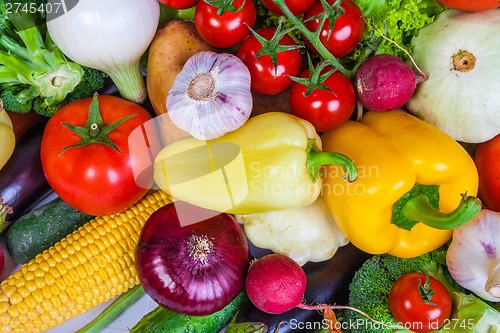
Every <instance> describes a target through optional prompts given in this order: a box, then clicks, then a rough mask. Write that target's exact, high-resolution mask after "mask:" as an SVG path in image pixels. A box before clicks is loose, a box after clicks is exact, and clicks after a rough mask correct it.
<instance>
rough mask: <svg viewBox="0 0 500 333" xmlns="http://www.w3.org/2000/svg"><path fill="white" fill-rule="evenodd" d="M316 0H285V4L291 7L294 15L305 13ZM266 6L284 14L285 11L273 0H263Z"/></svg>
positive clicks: (274, 11) (278, 13)
mask: <svg viewBox="0 0 500 333" xmlns="http://www.w3.org/2000/svg"><path fill="white" fill-rule="evenodd" d="M315 1H316V0H285V5H286V6H287V7H288V9H290V11H291V12H292V13H293V14H294V15H296V16H297V15H301V14H304V13H305V12H306V11H307V10H308V9H309V8H311V6H312V5H313V3H314V2H315ZM262 3H263V4H264V6H265V7H266V8H267V9H269V11H271V12H272V13H274V14H276V15H284V14H283V11H282V10H281V9H279V7H278V6H276V5H275V4H274V2H273V0H262Z"/></svg>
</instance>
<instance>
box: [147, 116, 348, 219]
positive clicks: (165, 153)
mask: <svg viewBox="0 0 500 333" xmlns="http://www.w3.org/2000/svg"><path fill="white" fill-rule="evenodd" d="M320 149H321V139H320V138H319V136H318V134H317V133H316V131H315V129H314V127H313V126H312V125H311V123H309V122H307V121H305V120H302V119H300V118H298V117H295V116H293V115H290V114H287V113H283V112H269V113H264V114H261V115H258V116H255V117H252V118H250V119H249V120H248V121H247V122H246V123H245V124H244V125H243V126H241V127H240V128H239V129H237V130H235V131H233V132H230V133H227V134H225V135H224V136H222V137H220V138H217V139H213V140H208V141H204V140H198V139H195V138H188V139H182V140H179V141H175V142H173V143H171V144H169V145H167V146H166V147H165V148H163V149H162V150H161V151H160V153H159V154H158V155H157V156H156V159H155V163H154V179H155V182H156V184H157V185H158V186H159V187H160V188H161V189H162V190H164V191H165V192H167V193H168V194H169V195H170V196H171V197H172V198H174V199H175V200H179V201H185V202H188V203H190V204H193V205H196V206H199V207H203V208H206V209H210V210H215V211H219V212H228V213H232V214H255V213H262V212H270V211H277V210H283V209H291V208H296V207H300V206H304V205H309V204H312V203H313V202H314V201H315V200H316V199H317V198H318V196H319V195H320V193H321V184H322V182H321V174H320V172H319V169H320V166H321V165H322V164H326V163H335V164H339V165H340V166H341V168H342V169H343V170H344V171H343V172H347V174H346V175H347V176H348V180H349V181H353V180H354V179H356V172H357V170H356V166H355V165H354V164H353V163H352V161H351V160H350V159H349V158H347V157H346V156H344V155H341V154H337V153H326V152H321V151H320Z"/></svg>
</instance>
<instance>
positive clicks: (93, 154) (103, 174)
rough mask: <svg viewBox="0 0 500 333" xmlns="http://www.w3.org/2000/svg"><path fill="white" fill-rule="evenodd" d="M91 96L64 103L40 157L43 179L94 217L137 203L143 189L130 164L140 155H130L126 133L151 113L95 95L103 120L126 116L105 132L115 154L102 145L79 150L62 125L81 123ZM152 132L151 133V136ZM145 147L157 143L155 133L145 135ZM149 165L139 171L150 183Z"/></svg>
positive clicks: (50, 125)
mask: <svg viewBox="0 0 500 333" xmlns="http://www.w3.org/2000/svg"><path fill="white" fill-rule="evenodd" d="M91 100H92V98H85V99H80V100H77V101H75V102H72V103H69V104H66V105H65V106H63V107H62V108H61V109H60V110H59V111H58V112H56V113H55V114H54V115H53V116H52V117H51V118H50V120H49V122H48V123H47V126H46V127H45V131H44V134H43V138H42V143H41V151H40V156H41V160H42V167H43V171H44V173H45V177H46V178H47V181H48V182H49V184H50V186H51V187H52V189H53V190H54V192H56V193H57V195H59V197H61V199H63V200H64V201H65V202H67V203H68V204H69V205H70V206H72V207H74V208H76V209H78V210H79V211H81V212H84V213H86V214H89V215H94V216H99V215H108V214H113V213H116V212H119V211H122V210H124V209H126V208H128V207H129V206H131V205H132V204H134V203H136V202H137V201H138V200H139V199H140V198H141V197H143V196H144V194H146V192H147V191H148V188H143V187H140V186H138V185H137V183H136V181H135V178H134V175H133V171H132V165H143V163H139V162H137V161H139V160H140V159H143V158H144V155H141V156H136V155H135V154H131V153H130V151H129V146H128V138H129V135H130V133H131V132H132V131H133V130H134V129H135V128H136V127H138V126H140V125H141V124H143V123H144V122H146V121H148V120H151V119H152V117H151V115H150V114H149V113H148V112H147V111H146V109H144V108H143V107H141V106H139V105H137V104H135V103H132V102H129V101H127V100H125V99H122V98H119V97H116V96H108V95H100V96H99V107H100V110H101V116H102V118H103V121H104V124H109V123H113V122H115V121H116V120H118V119H120V118H122V117H124V116H125V115H128V114H136V116H134V117H132V118H130V119H128V120H127V121H125V122H123V123H122V124H121V125H120V126H118V127H117V128H116V129H115V130H113V131H112V132H111V133H110V135H109V136H108V137H109V139H110V140H111V141H112V142H114V143H115V144H116V146H117V147H118V149H119V150H120V152H117V151H116V150H114V149H113V148H111V147H109V146H106V145H104V144H90V145H86V146H82V147H78V148H71V149H68V150H66V151H65V152H63V153H62V154H60V153H61V151H62V150H63V149H64V148H65V147H67V146H71V145H74V144H75V143H77V142H78V141H79V140H80V137H79V136H78V135H76V134H75V133H73V132H71V131H70V130H69V129H67V128H66V127H64V126H62V125H61V123H70V124H74V125H78V126H83V125H85V122H86V119H87V114H88V109H89V106H90V103H91ZM150 134H156V135H150ZM148 139H149V140H150V147H159V143H158V142H159V138H158V136H157V133H148ZM152 172H153V170H152V165H151V168H150V170H149V172H147V174H144V176H145V177H148V178H150V179H151V181H150V184H151V185H152V184H153V178H152Z"/></svg>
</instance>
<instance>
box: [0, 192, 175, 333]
mask: <svg viewBox="0 0 500 333" xmlns="http://www.w3.org/2000/svg"><path fill="white" fill-rule="evenodd" d="M169 202H170V200H169V198H168V196H167V195H166V194H165V193H163V191H154V192H150V193H148V194H147V195H146V196H145V197H144V198H142V199H141V200H140V201H139V202H137V203H136V204H135V205H133V206H132V207H130V208H128V209H127V210H125V211H124V212H122V213H118V214H114V215H111V216H102V217H96V218H94V219H92V220H91V221H89V222H87V223H86V224H85V225H83V226H82V227H80V228H79V229H77V230H76V231H75V232H73V233H72V234H70V235H68V236H67V237H66V238H64V239H62V240H61V241H60V242H58V243H57V244H55V245H54V246H52V247H51V248H49V249H47V250H45V251H44V252H42V253H40V254H38V255H37V256H36V257H35V258H34V259H33V260H31V261H30V262H28V263H26V264H25V265H23V266H22V267H21V268H20V269H19V270H18V271H17V272H15V273H14V274H12V275H11V276H9V277H8V278H6V279H5V280H4V281H2V283H1V284H0V327H1V331H0V332H43V331H46V330H48V329H50V328H53V327H55V326H57V325H61V324H63V323H64V322H65V321H67V320H69V319H71V318H74V317H76V316H78V315H80V314H82V313H85V312H87V311H89V310H90V309H92V308H93V307H95V306H97V305H99V304H101V303H104V302H107V301H109V300H110V299H112V298H114V297H116V296H118V295H120V294H122V293H124V292H125V291H127V290H128V289H130V288H132V287H134V286H135V285H137V284H138V283H139V279H138V277H137V272H136V269H135V266H134V252H135V248H136V246H137V243H138V241H139V235H140V231H141V229H142V227H143V225H144V223H145V222H146V220H147V219H148V218H149V216H150V215H151V214H152V213H153V212H154V211H156V210H157V209H158V208H160V207H161V206H164V205H166V204H167V203H169Z"/></svg>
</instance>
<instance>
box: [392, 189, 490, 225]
mask: <svg viewBox="0 0 500 333" xmlns="http://www.w3.org/2000/svg"><path fill="white" fill-rule="evenodd" d="M481 207H482V204H481V201H480V200H479V199H478V198H476V197H474V196H468V195H467V194H463V195H462V200H460V204H459V205H458V207H457V208H455V210H454V211H452V212H450V213H443V212H441V211H440V210H438V209H435V208H433V207H432V206H431V204H430V201H429V198H428V197H427V196H426V195H425V194H419V195H417V196H415V197H413V198H411V199H410V200H408V201H407V202H406V204H405V205H404V206H403V208H402V214H403V216H405V217H406V218H408V219H409V220H415V221H420V222H421V223H423V224H425V225H427V226H429V227H431V228H434V229H440V230H451V229H454V228H456V227H459V226H461V225H462V224H465V223H467V222H468V221H470V219H472V218H473V217H474V216H475V215H476V214H477V213H479V211H480V210H481Z"/></svg>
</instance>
